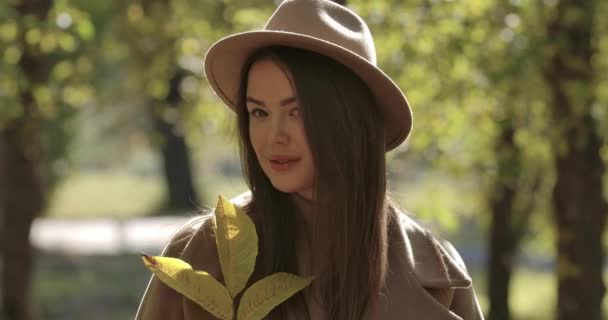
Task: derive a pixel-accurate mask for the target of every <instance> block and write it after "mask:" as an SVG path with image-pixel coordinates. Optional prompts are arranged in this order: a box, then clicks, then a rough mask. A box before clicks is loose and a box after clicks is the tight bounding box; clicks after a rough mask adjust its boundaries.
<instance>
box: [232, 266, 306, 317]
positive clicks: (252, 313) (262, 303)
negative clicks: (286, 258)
mask: <svg viewBox="0 0 608 320" xmlns="http://www.w3.org/2000/svg"><path fill="white" fill-rule="evenodd" d="M312 279H313V278H312V277H299V276H296V275H293V274H290V273H284V272H279V273H275V274H273V275H270V276H268V277H266V278H264V279H262V280H260V281H258V282H256V283H254V284H253V285H252V286H251V287H249V288H248V289H247V290H246V291H245V293H244V294H243V297H242V298H241V301H240V304H239V311H238V316H237V319H238V320H260V319H262V318H264V317H265V316H266V315H267V314H268V313H269V312H270V311H271V310H272V309H273V308H274V307H276V306H278V305H279V304H281V303H282V302H283V301H285V300H287V299H288V298H289V297H291V296H292V295H294V294H295V293H296V292H298V291H300V290H302V289H304V288H306V287H307V286H308V285H309V284H310V283H311V281H312Z"/></svg>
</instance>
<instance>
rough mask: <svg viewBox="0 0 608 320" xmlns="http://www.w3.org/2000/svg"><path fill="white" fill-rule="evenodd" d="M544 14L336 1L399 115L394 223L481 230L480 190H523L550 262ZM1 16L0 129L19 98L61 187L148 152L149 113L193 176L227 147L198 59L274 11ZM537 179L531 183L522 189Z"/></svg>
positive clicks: (470, 5) (492, 5) (134, 6)
mask: <svg viewBox="0 0 608 320" xmlns="http://www.w3.org/2000/svg"><path fill="white" fill-rule="evenodd" d="M556 3H557V1H551V0H544V1H529V0H510V1H496V0H487V1H486V0H466V1H452V0H411V1H398V0H377V1H361V0H350V1H349V5H350V6H351V7H352V8H353V9H354V10H355V11H357V12H358V13H360V14H361V15H362V16H363V18H364V19H365V20H366V21H368V23H369V26H370V28H371V30H372V33H373V34H374V36H375V40H376V47H377V53H378V61H379V64H380V66H381V67H382V68H383V70H385V71H386V72H387V73H388V74H389V75H390V76H391V77H392V78H393V79H394V80H395V81H396V82H397V83H398V84H399V85H400V87H401V88H403V89H404V91H405V93H406V95H407V96H408V99H409V100H410V102H411V104H412V106H413V109H414V118H415V121H414V123H415V125H414V131H413V133H412V135H411V137H410V139H409V140H408V143H407V144H404V145H403V146H401V147H400V148H398V149H397V150H396V151H393V152H391V153H390V154H389V155H388V157H389V161H390V163H389V174H390V177H391V186H392V187H393V193H394V195H395V197H396V198H397V199H398V200H404V201H402V204H403V205H404V206H405V207H406V208H409V209H412V210H413V211H414V212H418V213H419V214H420V215H421V216H422V217H427V218H428V217H434V218H438V219H439V220H440V222H442V223H443V224H444V225H445V226H446V227H448V228H455V227H456V226H457V223H458V221H459V217H460V216H461V215H469V216H479V217H482V219H485V217H486V216H488V215H487V214H485V212H487V211H488V209H487V207H486V199H487V197H488V196H489V195H488V194H486V190H489V188H488V186H489V185H491V184H492V183H494V182H495V181H502V182H504V183H510V184H514V185H516V186H517V187H518V189H519V190H522V192H520V195H519V196H518V199H517V201H518V203H521V204H520V206H525V204H527V203H530V202H531V201H533V202H534V203H535V204H534V206H533V210H534V213H535V214H533V215H532V225H531V227H530V228H531V230H532V231H533V234H540V233H542V234H545V235H546V237H542V239H544V240H545V241H543V242H544V243H546V244H547V245H546V248H550V247H551V246H550V243H551V241H549V239H550V238H549V237H548V233H547V232H549V231H548V228H546V227H547V225H548V224H547V223H546V221H547V220H548V219H549V215H548V210H549V206H550V205H549V202H548V201H549V198H550V197H549V196H550V190H551V186H552V184H553V181H554V173H553V169H552V167H553V165H552V162H551V157H552V153H553V152H554V150H553V148H552V145H553V144H554V142H555V141H554V139H555V137H556V136H557V134H556V130H557V129H558V128H555V127H553V126H552V125H551V121H550V119H551V116H550V112H549V109H548V105H547V101H548V99H547V93H546V89H545V87H544V83H543V79H542V77H541V71H542V70H540V66H541V65H542V61H543V60H544V59H545V57H546V55H547V54H548V52H546V49H543V48H546V47H547V46H546V44H547V42H550V41H551V39H546V37H545V34H544V24H545V22H546V20H547V17H549V16H550V15H551V14H552V12H553V10H554V7H555V5H556ZM10 4H11V1H8V2H2V3H0V73H1V74H2V76H1V77H0V105H1V106H2V107H1V108H0V126H2V124H3V123H6V122H7V121H9V120H10V119H12V118H14V117H17V116H19V115H21V113H22V110H21V107H20V105H19V98H18V95H19V92H21V91H23V90H32V91H33V92H34V96H35V97H36V101H37V102H38V103H39V105H40V109H41V112H42V114H43V115H44V116H45V119H47V120H48V121H47V122H46V123H47V128H46V129H48V130H46V131H45V134H44V138H45V141H46V142H45V145H46V146H47V148H48V149H49V152H50V153H51V154H56V155H57V156H55V157H54V159H56V160H54V165H53V166H52V168H53V170H55V172H56V173H57V174H58V175H60V174H65V173H66V172H68V169H69V168H71V167H74V166H77V167H79V168H97V169H99V168H103V167H109V166H115V167H120V168H124V166H126V165H128V163H129V162H128V161H125V154H126V153H128V152H130V151H131V150H147V149H149V148H154V146H155V144H157V143H158V141H156V138H155V137H154V136H148V135H147V134H146V132H150V131H149V130H147V129H149V128H150V127H151V126H152V125H153V124H152V123H151V119H150V117H149V112H150V111H153V112H157V113H160V115H161V116H162V117H163V118H164V119H166V120H168V121H171V122H174V123H178V124H179V125H178V127H179V128H180V130H182V131H183V133H184V134H185V135H186V136H187V140H188V143H189V145H190V146H191V147H192V148H193V149H194V150H195V151H197V152H198V153H199V154H203V157H202V158H201V159H198V161H200V162H203V161H206V160H208V158H207V156H205V155H204V154H205V153H204V152H202V150H205V151H209V150H214V149H215V148H218V149H220V147H217V146H216V145H210V144H209V143H211V141H212V140H213V139H211V138H210V137H211V136H213V135H223V136H227V137H230V136H231V135H233V125H232V123H233V114H232V112H230V111H228V110H227V109H226V108H225V107H224V106H223V105H222V103H221V102H220V100H219V99H217V97H215V96H214V94H213V93H212V91H211V89H210V88H209V87H208V85H207V83H206V81H205V79H204V77H203V72H202V59H203V55H204V52H205V51H206V50H207V49H208V47H209V46H210V45H211V44H212V43H213V42H215V41H216V40H217V39H219V38H221V37H223V36H225V35H228V34H231V33H234V32H238V31H245V30H250V29H254V28H260V27H262V25H263V23H264V22H265V21H266V19H267V17H268V16H269V15H270V14H271V12H272V11H273V9H274V7H275V5H276V1H275V2H273V1H259V0H243V1H232V0H223V1H215V0H199V1H192V0H171V1H169V0H152V1H137V0H126V1H118V2H117V1H110V2H104V1H84V0H56V1H54V6H53V8H52V10H51V15H50V16H49V18H48V19H46V20H39V19H35V18H34V17H25V18H23V19H18V18H17V16H16V14H15V12H14V11H13V9H12V8H11V6H10ZM607 14H608V4H607V3H605V1H604V2H600V7H599V9H598V12H597V15H598V17H603V16H606V15H607ZM597 22H598V23H597V28H598V30H599V32H598V33H597V34H598V35H599V37H598V38H597V39H594V40H595V42H596V43H597V52H596V56H595V58H594V62H595V69H596V70H595V71H596V74H597V78H598V85H597V88H595V89H596V90H597V96H598V101H597V105H596V106H595V108H594V110H593V112H594V116H595V118H596V119H598V121H600V123H601V125H600V126H599V128H601V130H603V134H604V136H605V137H608V126H607V125H606V124H608V122H607V121H608V120H606V119H608V108H607V104H608V78H607V77H608V76H606V75H607V74H608V72H606V71H607V69H608V59H606V58H605V57H606V56H608V55H607V52H608V31H607V30H608V22H607V21H606V19H601V18H598V19H597ZM24 46H28V47H29V48H35V50H36V51H37V52H40V53H41V54H45V55H49V56H50V57H51V58H52V59H53V61H54V63H53V67H52V70H50V81H49V82H48V83H47V85H44V86H36V87H35V88H31V87H30V86H29V84H27V83H25V81H24V80H23V77H22V76H21V74H20V71H19V68H18V63H19V60H20V58H21V54H22V52H23V50H24ZM549 47H551V46H549ZM180 70H181V71H183V72H186V76H185V78H184V79H183V81H182V82H181V84H180V89H181V94H182V96H183V97H184V102H183V104H184V105H183V108H180V109H179V110H180V111H178V112H176V111H175V110H172V109H169V108H163V106H162V101H163V100H164V99H165V98H166V95H167V92H168V84H169V80H170V79H171V77H172V75H173V74H174V73H175V72H177V71H180ZM150 101H155V103H154V106H153V110H150V108H151V107H150V104H149V102H150ZM505 121H510V123H511V124H512V125H513V126H514V129H515V130H516V143H517V145H518V146H519V147H520V148H521V150H522V157H523V159H524V162H523V163H524V167H525V171H526V172H527V173H528V174H526V175H524V177H523V178H521V179H519V180H517V181H512V180H513V179H512V178H511V177H509V176H508V175H507V176H500V177H499V176H497V170H496V162H497V161H496V160H497V158H501V157H504V156H505V155H502V154H500V153H498V154H497V153H495V152H494V148H493V145H494V143H495V140H496V138H497V134H498V133H497V132H498V130H499V126H500V125H501V124H503V123H504V122H505ZM70 141H72V145H71V147H69V146H70V145H69V144H68V143H69V142H70ZM214 141H215V140H214ZM99 143H101V144H99ZM223 143H225V141H224V142H223ZM222 148H223V146H222ZM53 150H55V151H53ZM222 150H224V149H222ZM604 150H605V151H604V153H603V154H604V158H605V159H606V160H607V161H608V147H605V148H604ZM231 152H235V149H231ZM224 160H225V158H221V159H219V160H218V161H224ZM232 160H233V159H231V161H232ZM148 162H149V161H148ZM201 166H208V165H206V164H201ZM236 167H237V168H238V165H236ZM154 169H155V165H152V166H148V167H147V169H146V170H149V171H154ZM211 170H215V171H214V172H219V171H217V168H212V169H211ZM430 170H432V171H433V172H436V174H437V176H441V177H442V178H441V180H440V181H438V182H436V184H437V185H435V186H428V187H424V189H420V190H413V188H416V186H419V185H421V184H420V181H422V180H423V179H425V178H426V176H425V172H427V171H430ZM539 176H540V177H543V179H542V183H541V185H540V186H538V187H537V188H533V186H534V181H535V179H536V178H537V177H539ZM433 181H435V180H433ZM427 185H428V184H427ZM528 191H530V192H528ZM532 191H533V192H532ZM416 193H427V194H429V195H430V196H432V198H433V199H436V200H437V201H415V202H414V203H410V202H408V199H409V198H410V197H409V196H408V194H416ZM463 195H464V196H463ZM516 207H517V205H516ZM438 213H440V214H438ZM534 238H537V237H534Z"/></svg>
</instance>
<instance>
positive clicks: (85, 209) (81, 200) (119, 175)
mask: <svg viewBox="0 0 608 320" xmlns="http://www.w3.org/2000/svg"><path fill="white" fill-rule="evenodd" d="M197 180H199V181H201V183H199V185H198V190H199V192H201V193H202V200H201V201H200V203H198V204H197V205H198V206H207V207H213V206H215V202H216V201H217V200H216V199H217V195H218V194H222V195H224V196H226V197H228V198H231V197H234V196H236V195H238V194H240V193H242V192H244V191H246V190H247V187H246V186H245V183H244V182H243V180H242V179H241V178H223V177H220V176H217V175H207V176H206V177H204V178H199V179H197ZM164 188H165V187H164V182H163V180H162V178H160V177H155V176H138V175H136V174H133V173H129V172H124V171H110V172H103V171H102V172H77V173H73V174H71V175H69V176H67V177H66V178H65V179H64V180H63V181H62V183H61V184H60V185H59V186H58V187H57V189H56V190H55V193H54V194H53V197H52V198H51V202H50V206H49V209H48V210H47V212H46V216H47V217H52V218H93V217H117V218H129V217H139V216H145V215H150V214H168V213H167V212H163V210H162V209H159V208H161V207H162V204H163V200H164V199H165V189H164ZM159 211H160V212H159Z"/></svg>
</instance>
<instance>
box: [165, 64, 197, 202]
mask: <svg viewBox="0 0 608 320" xmlns="http://www.w3.org/2000/svg"><path fill="white" fill-rule="evenodd" d="M184 76H185V75H184V73H183V72H182V71H177V72H176V73H175V74H174V75H173V77H172V78H171V80H170V83H169V94H168V96H167V98H166V101H165V102H166V103H165V105H164V107H163V108H162V110H164V111H167V109H174V110H175V111H176V114H179V112H178V110H179V108H180V103H181V102H182V97H181V95H180V92H179V84H180V83H181V81H182V79H183V78H184ZM154 121H155V123H156V128H157V130H158V132H159V134H160V135H161V138H162V142H161V154H162V157H163V169H164V174H165V181H166V183H167V184H166V185H167V189H168V202H167V206H168V207H169V208H170V209H182V210H191V209H194V208H196V207H197V205H198V200H199V199H198V196H197V193H196V191H195V188H194V183H193V179H192V169H191V165H190V152H189V149H188V146H187V145H186V139H185V138H184V132H183V130H181V132H180V130H179V124H178V123H176V122H171V121H167V120H166V119H164V118H163V117H162V115H160V116H159V115H156V114H155V116H154Z"/></svg>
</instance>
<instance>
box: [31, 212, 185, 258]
mask: <svg viewBox="0 0 608 320" xmlns="http://www.w3.org/2000/svg"><path fill="white" fill-rule="evenodd" d="M190 218H191V217H187V216H165V217H146V218H133V219H125V220H120V219H112V218H99V219H50V218H39V219H36V220H35V221H34V224H33V226H32V231H31V235H30V241H31V243H32V245H33V246H34V247H35V248H36V249H38V250H41V251H45V252H53V253H65V254H78V255H99V254H121V253H134V252H139V251H143V252H146V253H150V254H158V253H160V251H161V250H162V248H163V246H164V244H165V243H166V242H167V240H168V239H169V238H170V237H171V235H172V234H173V233H174V232H175V231H176V230H177V228H179V226H181V225H182V224H184V223H186V222H187V221H188V220H189V219H190Z"/></svg>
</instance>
